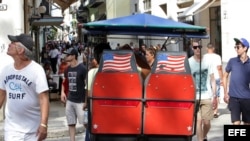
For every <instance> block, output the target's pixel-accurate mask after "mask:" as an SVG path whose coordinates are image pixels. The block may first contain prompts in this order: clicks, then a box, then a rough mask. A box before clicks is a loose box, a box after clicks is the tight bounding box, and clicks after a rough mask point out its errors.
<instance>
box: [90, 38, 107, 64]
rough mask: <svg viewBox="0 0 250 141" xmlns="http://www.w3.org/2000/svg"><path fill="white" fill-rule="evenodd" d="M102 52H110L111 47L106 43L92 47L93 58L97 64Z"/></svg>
mask: <svg viewBox="0 0 250 141" xmlns="http://www.w3.org/2000/svg"><path fill="white" fill-rule="evenodd" d="M103 50H111V47H110V45H109V44H108V43H99V44H97V45H96V46H95V47H94V58H95V60H96V61H97V63H98V64H99V63H100V59H101V56H102V52H103Z"/></svg>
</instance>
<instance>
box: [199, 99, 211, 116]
mask: <svg viewBox="0 0 250 141" xmlns="http://www.w3.org/2000/svg"><path fill="white" fill-rule="evenodd" d="M197 117H198V119H204V120H212V119H213V117H214V111H213V104H212V100H211V99H201V101H200V106H199V111H198V113H197Z"/></svg>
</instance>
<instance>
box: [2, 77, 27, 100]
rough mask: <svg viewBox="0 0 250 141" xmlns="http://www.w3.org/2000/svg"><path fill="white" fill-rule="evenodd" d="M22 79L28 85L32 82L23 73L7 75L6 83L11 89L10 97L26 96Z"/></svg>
mask: <svg viewBox="0 0 250 141" xmlns="http://www.w3.org/2000/svg"><path fill="white" fill-rule="evenodd" d="M20 81H22V82H24V83H25V84H26V85H28V86H30V85H31V84H32V82H31V81H30V80H29V79H28V78H26V77H25V76H23V75H14V74H13V75H8V76H6V78H5V80H4V83H5V84H7V83H8V82H9V83H8V87H9V89H10V90H11V91H10V92H9V95H8V96H9V99H23V98H24V96H25V94H26V93H25V92H24V91H23V89H22V85H21V83H20Z"/></svg>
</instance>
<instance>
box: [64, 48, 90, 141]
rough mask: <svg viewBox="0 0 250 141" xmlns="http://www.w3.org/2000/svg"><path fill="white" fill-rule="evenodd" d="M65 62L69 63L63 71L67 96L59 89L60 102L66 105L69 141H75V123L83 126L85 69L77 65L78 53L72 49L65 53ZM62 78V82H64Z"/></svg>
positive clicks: (79, 64) (81, 65) (80, 64)
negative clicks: (66, 85)
mask: <svg viewBox="0 0 250 141" xmlns="http://www.w3.org/2000/svg"><path fill="white" fill-rule="evenodd" d="M63 53H64V54H66V58H65V61H67V62H69V67H68V68H67V69H66V70H65V71H64V77H65V78H67V80H68V86H69V88H68V95H67V96H66V94H65V91H64V89H65V88H64V85H62V89H61V101H62V102H63V103H66V108H65V113H66V119H67V123H68V126H69V134H70V140H71V141H74V140H75V134H76V133H75V131H76V128H75V126H76V123H77V119H78V123H80V124H82V125H83V124H84V123H83V122H84V118H85V117H84V111H83V107H84V106H85V103H86V101H87V99H86V98H85V89H84V88H85V78H86V75H87V69H86V67H85V66H84V65H83V63H78V61H77V57H78V51H77V50H75V49H74V48H73V47H71V48H69V49H68V50H67V51H66V52H63ZM65 78H64V80H63V83H64V81H65V80H66V79H65Z"/></svg>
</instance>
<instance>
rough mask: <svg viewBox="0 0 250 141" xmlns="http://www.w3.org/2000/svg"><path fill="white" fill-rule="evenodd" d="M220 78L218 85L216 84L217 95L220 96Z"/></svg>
mask: <svg viewBox="0 0 250 141" xmlns="http://www.w3.org/2000/svg"><path fill="white" fill-rule="evenodd" d="M220 86H221V85H220V79H216V86H215V88H216V96H217V97H220Z"/></svg>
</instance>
